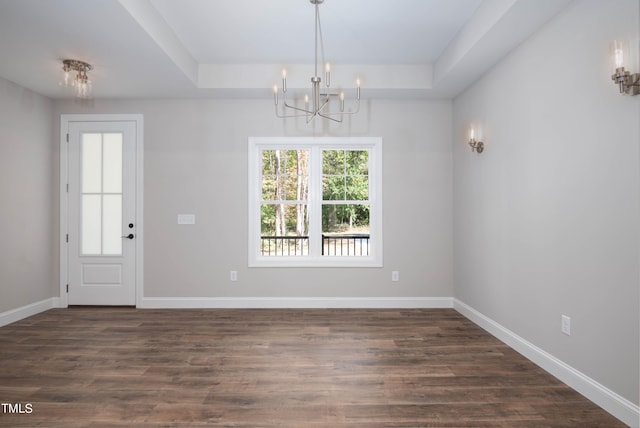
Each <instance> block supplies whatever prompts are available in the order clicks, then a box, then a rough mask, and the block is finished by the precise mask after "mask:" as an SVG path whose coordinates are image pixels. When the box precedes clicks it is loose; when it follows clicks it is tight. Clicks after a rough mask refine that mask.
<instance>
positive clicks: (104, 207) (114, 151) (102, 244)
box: [81, 133, 123, 255]
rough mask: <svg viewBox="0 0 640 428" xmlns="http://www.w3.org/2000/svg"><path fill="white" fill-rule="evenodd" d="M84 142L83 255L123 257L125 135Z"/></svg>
mask: <svg viewBox="0 0 640 428" xmlns="http://www.w3.org/2000/svg"><path fill="white" fill-rule="evenodd" d="M81 138H82V140H81V142H82V143H81V144H82V145H81V150H82V154H81V159H82V165H81V177H82V222H81V235H82V237H81V241H82V248H81V253H82V255H122V237H121V236H122V156H123V153H122V152H123V148H122V147H123V134H122V133H104V134H103V133H85V134H82V137H81Z"/></svg>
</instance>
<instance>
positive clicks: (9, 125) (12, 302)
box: [0, 78, 57, 313]
mask: <svg viewBox="0 0 640 428" xmlns="http://www.w3.org/2000/svg"><path fill="white" fill-rule="evenodd" d="M53 128H54V127H53V103H52V102H51V101H50V100H49V99H47V98H45V97H42V96H40V95H37V94H35V93H33V92H31V91H29V90H27V89H24V88H22V87H21V86H18V85H15V84H13V83H11V82H9V81H7V80H5V79H3V78H0V130H1V132H0V200H1V202H0V237H1V238H0V313H2V312H5V311H7V310H11V309H15V308H19V307H22V306H25V305H28V304H31V303H35V302H39V301H42V300H45V299H48V298H50V297H53V296H55V295H57V292H55V294H54V287H55V285H56V284H57V278H54V277H53V265H54V263H56V260H57V258H56V257H57V252H56V251H54V246H55V242H54V236H55V233H56V230H57V225H55V224H54V219H53V216H52V213H53V212H54V199H53V198H54V197H53V193H52V188H53V179H54V172H53V147H54V131H53ZM54 254H55V255H56V256H55V257H54Z"/></svg>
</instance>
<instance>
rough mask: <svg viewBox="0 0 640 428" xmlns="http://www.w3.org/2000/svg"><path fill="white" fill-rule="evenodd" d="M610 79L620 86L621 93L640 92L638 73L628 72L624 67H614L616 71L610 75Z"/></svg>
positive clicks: (639, 74)
mask: <svg viewBox="0 0 640 428" xmlns="http://www.w3.org/2000/svg"><path fill="white" fill-rule="evenodd" d="M611 80H613V81H614V82H616V83H617V84H618V86H619V87H620V93H621V94H627V95H639V94H640V73H633V74H632V73H629V72H628V71H626V70H625V69H624V67H620V68H616V72H615V73H614V74H613V75H611Z"/></svg>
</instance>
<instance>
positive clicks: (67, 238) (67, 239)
mask: <svg viewBox="0 0 640 428" xmlns="http://www.w3.org/2000/svg"><path fill="white" fill-rule="evenodd" d="M66 241H67V242H69V234H68V233H67V237H66Z"/></svg>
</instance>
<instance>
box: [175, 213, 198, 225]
mask: <svg viewBox="0 0 640 428" xmlns="http://www.w3.org/2000/svg"><path fill="white" fill-rule="evenodd" d="M178 224H196V216H195V214H178Z"/></svg>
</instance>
